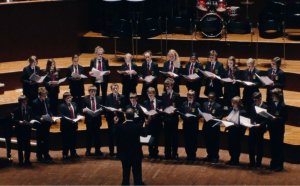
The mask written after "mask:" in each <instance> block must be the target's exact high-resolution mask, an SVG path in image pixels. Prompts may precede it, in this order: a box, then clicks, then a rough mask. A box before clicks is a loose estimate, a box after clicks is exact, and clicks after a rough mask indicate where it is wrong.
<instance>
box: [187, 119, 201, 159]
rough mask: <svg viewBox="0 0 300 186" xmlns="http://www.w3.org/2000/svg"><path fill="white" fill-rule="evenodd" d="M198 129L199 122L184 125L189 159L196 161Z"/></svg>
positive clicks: (189, 122) (188, 122)
mask: <svg viewBox="0 0 300 186" xmlns="http://www.w3.org/2000/svg"><path fill="white" fill-rule="evenodd" d="M198 128H199V125H198V121H197V122H195V121H194V122H193V121H184V123H183V134H184V147H185V152H186V154H187V159H191V160H194V159H195V158H196V152H197V141H198V139H197V138H198Z"/></svg>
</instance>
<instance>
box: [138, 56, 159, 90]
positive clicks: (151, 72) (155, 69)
mask: <svg viewBox="0 0 300 186" xmlns="http://www.w3.org/2000/svg"><path fill="white" fill-rule="evenodd" d="M158 73H159V69H158V64H157V63H156V62H154V61H152V62H151V67H150V70H148V66H147V61H144V62H143V64H142V69H141V75H140V76H141V77H143V78H145V77H146V76H149V75H152V76H155V77H156V78H155V79H154V80H153V82H152V84H154V85H156V84H157V77H158Z"/></svg>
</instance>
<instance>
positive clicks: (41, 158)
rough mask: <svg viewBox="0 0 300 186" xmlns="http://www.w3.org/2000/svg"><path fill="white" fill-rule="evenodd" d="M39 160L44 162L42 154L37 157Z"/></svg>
mask: <svg viewBox="0 0 300 186" xmlns="http://www.w3.org/2000/svg"><path fill="white" fill-rule="evenodd" d="M36 158H37V161H38V162H44V158H43V157H42V156H38V157H36Z"/></svg>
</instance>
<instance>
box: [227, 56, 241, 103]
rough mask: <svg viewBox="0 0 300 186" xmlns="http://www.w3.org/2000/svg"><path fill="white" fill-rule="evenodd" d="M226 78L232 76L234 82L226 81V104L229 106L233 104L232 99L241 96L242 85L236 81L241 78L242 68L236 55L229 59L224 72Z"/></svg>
mask: <svg viewBox="0 0 300 186" xmlns="http://www.w3.org/2000/svg"><path fill="white" fill-rule="evenodd" d="M223 77H224V78H230V79H232V80H233V82H228V83H227V82H225V83H224V101H223V102H224V106H225V108H229V107H230V106H231V99H232V98H233V97H235V96H240V85H239V84H238V83H237V82H236V80H237V79H240V78H241V77H240V69H239V68H238V67H237V65H236V59H235V57H234V56H230V57H229V58H228V59H227V66H226V69H225V72H224V76H223Z"/></svg>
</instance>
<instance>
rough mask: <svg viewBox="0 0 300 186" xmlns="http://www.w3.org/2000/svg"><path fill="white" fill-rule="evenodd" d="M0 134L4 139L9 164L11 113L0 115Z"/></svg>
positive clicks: (10, 160)
mask: <svg viewBox="0 0 300 186" xmlns="http://www.w3.org/2000/svg"><path fill="white" fill-rule="evenodd" d="M0 127H1V128H0V134H1V137H4V138H5V147H6V157H7V160H8V161H9V162H12V161H13V159H12V157H11V138H12V135H13V121H12V113H1V116H0Z"/></svg>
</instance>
